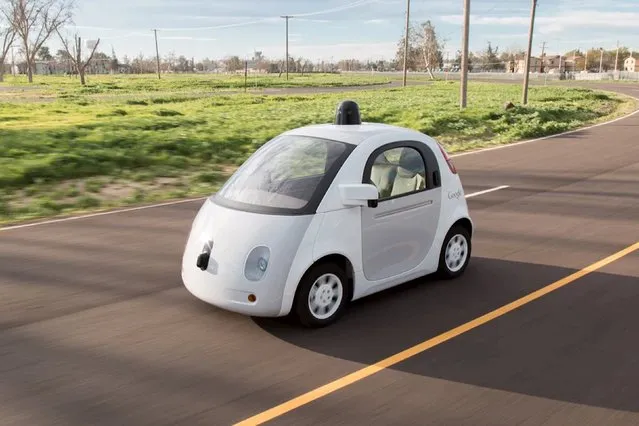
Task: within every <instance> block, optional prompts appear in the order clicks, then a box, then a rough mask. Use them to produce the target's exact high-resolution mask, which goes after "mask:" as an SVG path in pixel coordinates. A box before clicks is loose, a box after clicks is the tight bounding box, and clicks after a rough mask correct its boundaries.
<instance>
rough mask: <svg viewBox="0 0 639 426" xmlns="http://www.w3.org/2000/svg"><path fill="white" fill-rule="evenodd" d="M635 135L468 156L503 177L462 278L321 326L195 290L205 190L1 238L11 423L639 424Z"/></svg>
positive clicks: (580, 136) (472, 183) (377, 301)
mask: <svg viewBox="0 0 639 426" xmlns="http://www.w3.org/2000/svg"><path fill="white" fill-rule="evenodd" d="M604 87H605V88H606V89H609V90H619V91H626V92H627V93H629V94H636V93H634V92H633V90H634V88H633V87H632V86H628V85H619V86H615V85H610V84H606V85H605V86H604ZM637 129H639V114H635V115H633V116H631V117H628V118H625V119H623V120H619V121H616V122H614V123H611V124H608V125H605V126H598V127H595V128H591V129H587V130H583V131H579V132H576V133H572V134H569V135H566V136H562V137H555V138H548V139H545V140H541V141H537V142H533V143H527V144H520V145H516V146H511V147H506V148H500V149H494V150H487V151H483V152H479V153H474V154H471V155H462V156H457V157H455V158H454V161H455V164H456V165H457V167H458V169H459V170H460V174H461V176H462V179H463V181H464V184H465V189H466V192H467V194H470V193H479V192H481V191H484V190H489V189H491V188H496V187H500V186H508V187H507V188H503V189H500V190H496V191H492V192H488V193H483V194H480V195H477V196H474V197H472V198H469V200H468V202H469V206H470V209H471V213H472V215H473V218H474V220H475V221H476V224H477V227H478V231H477V234H476V238H475V240H474V258H473V260H472V263H471V265H470V266H469V268H468V270H467V272H466V274H465V276H464V277H463V278H461V279H459V280H456V281H453V282H446V283H443V282H438V281H436V280H433V279H429V278H426V279H421V280H417V281H415V282H412V283H409V284H407V285H405V286H402V287H401V288H396V289H393V290H390V291H387V292H384V293H383V294H380V295H375V296H371V297H369V298H367V299H364V300H362V301H361V302H358V303H355V304H354V305H353V306H351V308H350V309H349V310H348V311H347V313H346V315H345V316H344V317H343V318H342V319H341V321H340V322H339V323H337V324H335V325H334V326H332V327H329V328H327V329H322V330H316V331H312V332H309V331H308V330H303V329H299V328H296V327H295V326H294V325H291V324H289V323H287V322H286V321H283V320H258V319H252V318H247V317H243V316H240V315H236V314H232V313H228V312H224V311H221V310H218V309H216V308H213V307H210V306H207V305H205V304H204V303H202V302H199V301H198V300H196V299H195V298H193V297H192V296H190V295H189V294H188V292H187V291H186V290H185V289H184V288H183V287H182V285H181V281H180V274H179V272H180V260H181V254H182V249H183V247H184V243H185V239H186V236H187V232H188V230H189V227H190V224H191V220H192V219H193V217H194V214H195V212H196V210H197V209H198V207H199V206H200V202H199V201H192V202H184V203H179V204H173V205H167V206H162V207H155V208H148V209H142V210H135V211H128V212H123V213H117V214H108V215H100V216H93V217H88V218H83V219H78V220H72V221H63V222H54V223H43V224H39V225H36V226H28V227H22V228H13V229H11V228H10V229H4V230H2V231H0V265H1V267H0V401H2V403H1V404H0V424H1V425H29V426H36V425H86V424H91V425H125V424H131V425H137V426H141V425H153V426H158V425H174V424H184V425H199V424H202V425H226V424H234V423H237V422H240V421H242V420H246V419H251V418H253V417H252V416H255V415H258V414H260V413H264V412H266V413H267V414H269V418H270V419H271V421H270V422H269V424H274V425H302V424H314V425H341V424H345V425H346V424H348V425H360V424H379V425H386V424H394V425H405V424H419V425H423V424H438V425H439V424H441V425H514V424H531V425H533V424H534V425H537V424H553V425H562V426H563V425H571V424H574V425H589V424H592V425H601V424H606V425H613V424H614V425H617V424H618V425H637V424H639V340H638V339H637V335H639V309H637V306H639V250H633V248H639V247H637V246H636V243H637V242H639V136H637V135H638V133H637V132H638V130H637ZM633 245H635V246H633ZM629 247H630V249H628V250H626V251H625V252H623V253H621V254H619V255H617V256H616V257H615V258H614V259H608V260H607V261H605V262H603V263H599V264H597V265H595V266H594V267H592V268H590V269H589V270H586V271H584V270H583V268H586V267H588V266H589V265H592V264H593V263H596V262H598V261H600V260H602V259H605V258H607V257H608V256H611V255H613V254H615V253H619V252H620V251H621V250H624V249H626V248H629ZM580 271H581V272H580ZM575 272H577V273H578V274H577V275H574V273H575ZM566 277H568V278H566ZM553 283H555V284H557V283H559V284H557V285H556V286H555V288H550V289H551V290H553V291H550V290H549V287H548V286H549V285H551V284H553ZM540 289H544V290H543V291H547V294H545V295H543V297H540V298H538V299H536V300H528V301H527V300H526V299H524V300H523V301H522V302H521V303H520V306H518V307H517V309H514V310H513V309H511V310H508V311H507V308H504V306H505V305H507V304H509V303H511V302H513V301H516V300H520V301H521V299H520V298H522V297H525V296H526V295H528V294H530V293H531V292H534V291H536V290H540ZM487 313H497V314H495V315H492V314H491V315H492V317H483V319H482V318H481V317H482V315H484V314H487ZM478 318H479V320H477V319H478ZM487 318H488V319H487ZM473 320H474V321H475V322H474V323H471V324H476V325H477V324H479V325H477V326H476V327H474V328H473V327H471V326H467V325H468V324H469V323H468V322H469V321H473ZM477 321H479V323H477ZM460 326H462V329H460V328H457V329H456V327H460ZM469 327H470V328H469ZM450 330H457V332H454V333H455V334H456V335H455V336H454V337H452V338H450V339H448V340H446V339H447V337H446V336H450ZM460 330H461V331H460ZM447 332H449V334H444V335H443V336H442V333H447ZM430 339H434V340H430ZM425 341H429V342H433V343H434V344H432V345H431V346H432V347H430V348H429V349H427V350H424V351H422V352H419V351H417V353H415V354H413V355H412V356H406V355H405V354H404V355H400V358H401V361H397V360H398V359H400V358H397V356H396V357H395V358H391V359H394V360H395V361H397V362H390V363H389V366H388V368H385V369H380V370H379V371H378V370H371V369H370V368H369V369H365V368H366V367H367V366H369V365H372V364H374V363H376V362H378V361H380V360H384V359H388V357H393V356H395V355H396V354H397V353H400V352H401V351H403V350H405V349H407V348H411V347H413V346H414V345H418V344H420V343H422V342H425ZM362 369H364V370H362ZM361 371H363V372H364V373H365V374H363V375H362V377H360V378H359V379H358V378H357V377H356V378H355V379H352V377H353V376H349V374H351V373H353V372H361ZM371 371H372V372H373V373H372V374H370V373H371ZM358 374H359V373H358ZM333 381H335V383H334V384H335V390H334V391H332V392H331V391H330V390H329V391H328V392H324V393H322V392H321V390H320V391H317V389H318V388H320V387H321V386H323V385H325V384H327V383H330V382H333ZM309 391H312V393H311V394H309V398H308V399H307V400H306V401H302V402H306V403H299V400H297V402H296V400H294V398H296V397H298V396H300V395H303V394H305V393H306V392H309ZM274 407H275V409H274V410H273V408H274ZM268 410H271V411H268ZM247 424H251V423H250V422H249V423H247ZM254 424H255V423H254Z"/></svg>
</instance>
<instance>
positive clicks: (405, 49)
mask: <svg viewBox="0 0 639 426" xmlns="http://www.w3.org/2000/svg"><path fill="white" fill-rule="evenodd" d="M409 26H410V0H406V32H405V34H404V78H403V80H402V85H403V86H404V87H406V73H407V71H408V70H407V68H408V33H409Z"/></svg>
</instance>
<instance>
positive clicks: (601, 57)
mask: <svg viewBox="0 0 639 426" xmlns="http://www.w3.org/2000/svg"><path fill="white" fill-rule="evenodd" d="M599 51H600V56H599V74H601V73H602V72H603V52H604V49H603V47H600V48H599Z"/></svg>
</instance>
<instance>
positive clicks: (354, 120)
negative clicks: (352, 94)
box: [335, 101, 362, 125]
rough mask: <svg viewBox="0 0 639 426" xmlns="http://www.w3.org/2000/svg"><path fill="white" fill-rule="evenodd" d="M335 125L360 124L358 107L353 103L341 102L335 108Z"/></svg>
mask: <svg viewBox="0 0 639 426" xmlns="http://www.w3.org/2000/svg"><path fill="white" fill-rule="evenodd" d="M335 124H337V125H358V124H362V119H361V117H360V115H359V106H358V105H357V104H356V103H355V102H353V101H343V102H341V103H340V104H339V105H338V106H337V112H336V114H335Z"/></svg>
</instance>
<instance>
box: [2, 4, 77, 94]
mask: <svg viewBox="0 0 639 426" xmlns="http://www.w3.org/2000/svg"><path fill="white" fill-rule="evenodd" d="M5 2H6V4H7V5H6V7H4V8H3V9H2V12H3V14H4V15H5V18H6V19H8V20H9V21H10V22H11V24H12V27H13V30H14V31H15V32H16V35H17V37H18V38H19V39H20V41H21V42H22V49H23V51H24V55H25V59H26V61H27V75H28V76H29V83H32V82H33V71H34V68H35V59H36V55H37V54H38V52H39V51H40V48H41V47H42V45H43V44H44V43H45V42H46V41H47V40H48V39H49V37H50V36H51V34H53V32H54V31H57V30H59V29H60V28H62V27H63V26H64V25H65V24H67V23H69V22H71V20H72V17H73V13H72V11H73V7H74V0H5Z"/></svg>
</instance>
